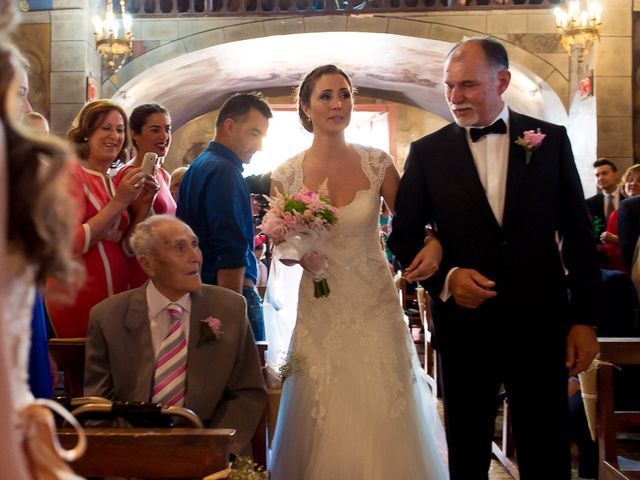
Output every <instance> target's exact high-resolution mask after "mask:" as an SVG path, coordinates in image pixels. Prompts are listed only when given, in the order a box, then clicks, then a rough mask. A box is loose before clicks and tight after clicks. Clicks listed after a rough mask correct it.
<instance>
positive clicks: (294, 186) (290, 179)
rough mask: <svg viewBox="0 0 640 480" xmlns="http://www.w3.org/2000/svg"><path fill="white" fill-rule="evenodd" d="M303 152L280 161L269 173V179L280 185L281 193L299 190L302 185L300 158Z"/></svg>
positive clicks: (302, 156)
mask: <svg viewBox="0 0 640 480" xmlns="http://www.w3.org/2000/svg"><path fill="white" fill-rule="evenodd" d="M303 158H304V152H301V153H299V154H297V155H296V156H295V157H293V158H290V159H289V160H287V161H286V162H284V163H282V164H281V165H280V166H279V167H278V168H276V169H275V170H274V171H273V173H272V174H271V181H276V182H278V183H280V184H281V185H282V190H283V191H282V192H281V193H292V192H297V191H298V190H300V187H301V186H302V159H303Z"/></svg>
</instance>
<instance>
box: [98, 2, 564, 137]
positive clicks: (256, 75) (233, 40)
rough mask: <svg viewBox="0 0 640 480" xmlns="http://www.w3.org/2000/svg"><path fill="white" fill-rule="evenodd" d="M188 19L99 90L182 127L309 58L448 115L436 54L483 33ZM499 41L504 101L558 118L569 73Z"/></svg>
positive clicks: (391, 25)
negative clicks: (168, 116) (154, 107)
mask: <svg viewBox="0 0 640 480" xmlns="http://www.w3.org/2000/svg"><path fill="white" fill-rule="evenodd" d="M175 22H176V23H177V24H178V25H181V24H182V23H180V22H187V20H175ZM191 27H192V28H191V30H189V29H187V28H183V29H182V30H184V31H185V34H184V35H182V36H180V37H179V38H176V39H174V40H172V41H168V42H167V43H164V44H162V45H160V46H158V47H156V48H154V49H151V50H149V51H148V52H147V53H144V54H143V55H141V56H139V57H138V58H136V59H135V60H133V61H131V62H130V63H129V64H127V65H126V66H125V67H124V68H123V69H122V70H121V71H120V72H118V73H117V75H114V76H111V77H110V78H108V79H107V81H106V82H104V84H103V96H107V97H113V98H115V99H117V100H119V101H121V102H122V103H124V104H125V106H126V107H127V108H129V109H130V108H132V107H133V106H135V105H136V104H140V103H143V102H147V101H157V102H161V103H164V104H165V105H166V106H167V107H168V108H169V109H170V110H171V111H172V114H173V117H174V122H175V126H176V127H180V126H181V125H182V124H184V123H185V122H186V121H188V120H189V119H191V118H194V117H196V116H198V115H201V114H203V113H205V112H207V111H210V110H213V109H215V108H216V107H217V106H219V105H220V104H221V102H222V101H223V100H224V99H225V98H226V97H227V96H228V95H229V94H230V93H232V92H235V91H247V90H254V89H261V90H263V91H267V92H277V93H280V94H282V93H285V94H286V93H288V92H290V88H291V87H292V86H294V85H295V84H296V83H297V81H298V79H299V78H300V77H301V75H302V74H304V73H305V72H306V71H308V70H310V69H311V68H313V67H314V66H316V65H319V64H322V63H337V64H339V65H340V66H342V67H343V68H345V69H346V70H347V71H348V72H349V73H350V74H351V75H352V76H353V80H354V83H355V84H356V85H358V86H359V88H360V91H361V93H363V94H365V95H366V96H372V97H378V98H382V99H387V100H393V101H397V102H401V103H407V104H410V105H415V106H418V107H420V108H423V109H425V110H428V111H430V112H432V113H436V114H438V115H440V116H443V117H444V118H448V117H449V113H448V110H447V108H446V104H445V102H444V100H443V98H442V93H441V86H440V82H441V80H440V78H441V69H442V59H443V58H444V56H445V55H446V53H447V52H448V51H449V49H450V48H451V46H452V45H453V44H454V43H455V42H457V41H460V40H461V39H463V38H464V37H470V36H478V35H483V34H485V33H484V32H483V31H481V29H477V28H464V27H461V26H456V25H450V24H446V23H443V21H442V20H441V19H435V18H433V17H430V16H420V17H410V16H408V17H404V18H399V17H390V16H383V15H381V16H375V17H355V16H351V17H348V16H322V17H290V18H275V19H271V18H268V19H259V20H255V19H253V20H250V21H247V20H246V19H235V20H220V19H204V20H202V19H201V20H199V23H198V24H197V26H195V27H194V25H191ZM194 28H195V29H196V30H198V29H201V30H200V31H193V29H194ZM178 30H180V29H179V28H178V27H176V31H178ZM187 32H190V33H188V34H187ZM141 40H143V41H144V38H142V39H141ZM500 40H501V41H503V42H504V44H505V46H506V47H507V50H508V51H509V55H510V58H511V61H512V65H513V68H512V72H513V77H514V78H513V81H512V86H511V87H510V88H509V90H508V92H507V99H508V101H509V103H510V105H512V106H513V107H514V108H516V109H517V110H519V111H522V112H525V113H529V114H532V115H536V116H539V117H542V118H546V119H548V120H550V121H553V122H556V123H565V122H566V119H567V114H566V109H565V107H564V104H566V95H567V92H568V79H567V78H566V75H563V74H562V72H560V71H559V70H558V69H557V68H556V67H555V66H554V65H552V64H550V63H549V62H547V61H546V60H545V59H543V58H541V57H540V56H538V55H536V54H533V53H531V52H529V51H527V50H526V49H524V48H522V47H521V46H520V45H517V44H516V42H513V41H509V39H508V38H507V39H504V38H501V39H500ZM550 80H551V82H550ZM271 94H273V93H271Z"/></svg>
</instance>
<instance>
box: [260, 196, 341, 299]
mask: <svg viewBox="0 0 640 480" xmlns="http://www.w3.org/2000/svg"><path fill="white" fill-rule="evenodd" d="M269 205H270V208H269V211H268V212H267V213H266V215H265V216H264V218H263V219H262V231H263V232H264V233H265V234H267V236H268V237H269V238H271V240H273V241H274V242H275V243H276V247H275V248H274V250H273V256H274V258H276V259H279V260H280V261H282V262H284V263H286V262H287V261H291V262H300V264H301V265H302V267H303V268H305V269H306V270H308V271H309V272H311V274H312V275H313V280H314V296H315V297H316V298H320V297H326V296H328V295H329V293H331V290H329V284H328V283H327V279H326V278H324V270H325V268H326V265H327V256H326V255H325V254H324V253H323V252H322V251H320V250H318V249H317V248H316V246H317V244H318V243H319V242H320V240H321V239H322V238H323V237H324V235H325V234H326V233H327V232H328V231H329V229H330V228H331V227H332V226H333V225H335V224H336V223H337V222H338V209H337V208H335V207H334V206H332V205H331V204H330V203H329V201H328V200H327V199H326V198H324V197H322V196H320V195H318V194H317V193H315V192H312V191H304V192H299V193H294V194H290V195H288V194H286V195H283V194H281V193H280V192H278V193H277V194H276V195H275V196H274V197H271V198H270V199H269Z"/></svg>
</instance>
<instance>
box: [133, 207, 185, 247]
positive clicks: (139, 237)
mask: <svg viewBox="0 0 640 480" xmlns="http://www.w3.org/2000/svg"><path fill="white" fill-rule="evenodd" d="M166 222H180V223H183V222H182V220H180V219H178V218H176V217H174V216H173V215H152V216H150V217H149V218H147V219H146V220H145V221H144V222H140V223H139V224H138V225H136V228H135V229H134V230H133V233H132V234H131V239H130V241H129V242H130V243H131V249H132V250H133V253H134V254H135V255H136V257H140V256H142V255H144V256H147V257H148V256H151V255H153V254H154V253H155V251H156V247H157V246H158V235H157V233H156V228H157V226H158V225H159V224H162V223H166Z"/></svg>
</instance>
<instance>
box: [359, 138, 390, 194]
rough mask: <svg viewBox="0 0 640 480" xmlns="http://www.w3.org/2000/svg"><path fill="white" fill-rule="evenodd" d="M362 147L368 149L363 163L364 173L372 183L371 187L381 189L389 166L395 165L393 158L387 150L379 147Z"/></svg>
mask: <svg viewBox="0 0 640 480" xmlns="http://www.w3.org/2000/svg"><path fill="white" fill-rule="evenodd" d="M361 148H364V149H365V151H366V161H364V162H363V165H362V168H363V170H364V173H365V175H366V176H367V178H368V179H369V182H370V183H371V188H372V189H373V190H376V191H379V190H380V188H381V187H382V182H383V181H384V176H385V173H386V172H387V168H389V166H390V165H393V158H392V157H391V155H389V154H388V153H387V152H385V151H383V150H380V149H377V148H373V147H361Z"/></svg>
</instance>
